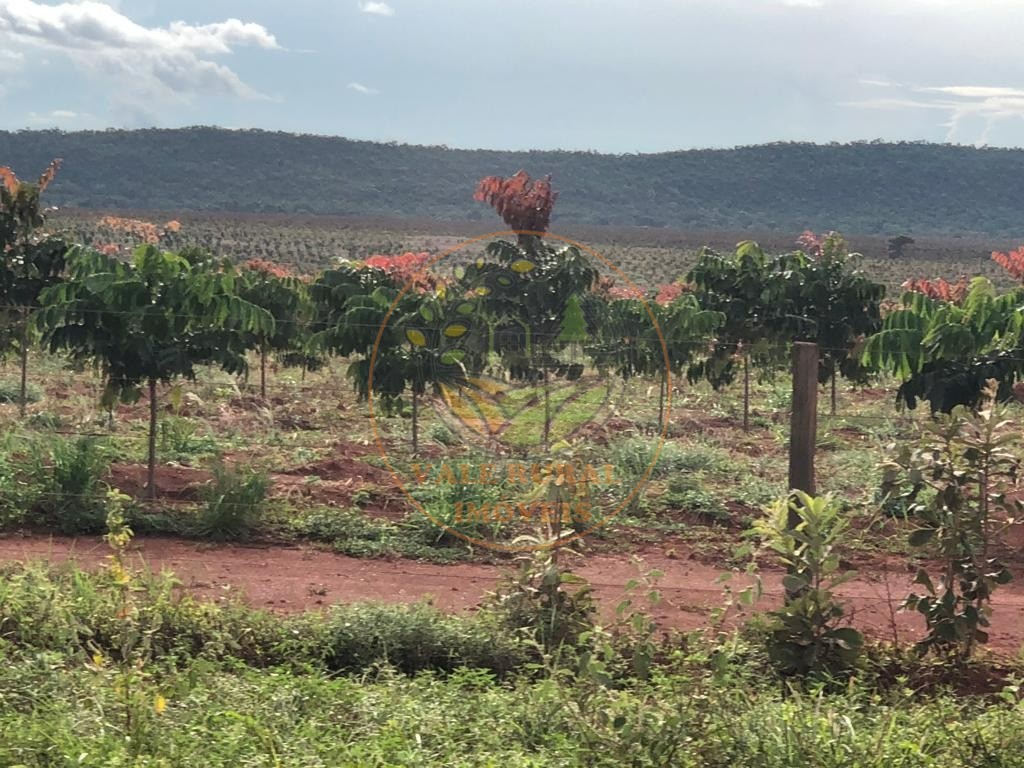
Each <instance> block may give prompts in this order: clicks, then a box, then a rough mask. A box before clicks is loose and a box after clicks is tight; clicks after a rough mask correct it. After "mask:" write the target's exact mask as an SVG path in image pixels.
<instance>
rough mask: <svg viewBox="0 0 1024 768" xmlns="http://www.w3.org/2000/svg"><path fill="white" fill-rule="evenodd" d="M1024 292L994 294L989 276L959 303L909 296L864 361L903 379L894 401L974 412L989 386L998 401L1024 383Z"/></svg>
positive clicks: (885, 323)
mask: <svg viewBox="0 0 1024 768" xmlns="http://www.w3.org/2000/svg"><path fill="white" fill-rule="evenodd" d="M1022 310H1024V288H1016V289H1014V290H1012V291H1009V292H1007V293H1004V294H999V293H997V292H996V290H995V287H994V286H993V285H992V283H991V282H990V281H989V280H988V279H986V278H984V277H976V278H974V279H973V280H972V281H971V285H970V290H969V291H968V292H967V295H966V296H965V297H964V298H963V301H962V302H960V303H952V302H947V301H943V300H941V299H937V298H932V297H930V296H926V295H925V294H923V293H917V292H915V291H907V292H906V293H904V294H903V297H902V299H901V304H900V306H899V308H897V309H896V310H894V311H892V312H890V313H889V314H888V315H887V316H886V317H885V319H884V321H883V322H882V328H881V330H880V331H879V332H878V333H876V334H874V335H873V336H871V337H870V338H868V339H867V342H866V343H865V345H864V351H863V361H864V363H865V364H867V365H872V366H875V367H878V368H881V369H883V370H887V371H889V372H891V373H892V374H894V375H896V376H898V377H900V378H901V379H902V380H903V381H902V384H901V385H900V387H899V389H898V390H897V392H896V399H897V401H899V402H902V403H904V404H905V405H906V406H907V407H909V408H914V407H916V405H917V402H918V400H927V401H928V403H929V405H930V406H931V410H932V412H933V413H935V412H942V413H949V412H951V411H952V410H953V409H954V408H955V407H956V406H958V405H966V406H968V407H970V408H975V407H976V406H977V405H978V404H979V403H980V402H981V399H982V395H983V393H984V391H985V387H986V386H987V382H988V380H989V379H993V380H995V381H996V383H997V387H998V389H997V396H998V398H999V399H1000V400H1005V399H1007V398H1009V397H1010V396H1011V394H1012V389H1013V384H1014V382H1015V381H1017V380H1018V379H1020V378H1021V377H1022V376H1024V362H1022V359H1024V358H1022V353H1024V311H1022Z"/></svg>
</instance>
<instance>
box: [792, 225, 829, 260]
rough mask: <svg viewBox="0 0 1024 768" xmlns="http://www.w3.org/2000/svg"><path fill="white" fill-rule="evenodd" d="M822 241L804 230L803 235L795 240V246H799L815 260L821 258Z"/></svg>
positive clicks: (807, 230)
mask: <svg viewBox="0 0 1024 768" xmlns="http://www.w3.org/2000/svg"><path fill="white" fill-rule="evenodd" d="M823 242H824V241H823V239H822V238H821V237H819V236H818V235H816V234H814V233H813V232H812V231H811V230H809V229H805V230H804V233H803V234H802V235H800V237H798V238H797V239H796V244H797V245H798V246H800V248H801V249H802V250H803V252H804V253H806V254H808V255H810V256H814V257H815V258H821V246H822V244H823Z"/></svg>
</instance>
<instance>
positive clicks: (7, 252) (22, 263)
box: [0, 159, 68, 416]
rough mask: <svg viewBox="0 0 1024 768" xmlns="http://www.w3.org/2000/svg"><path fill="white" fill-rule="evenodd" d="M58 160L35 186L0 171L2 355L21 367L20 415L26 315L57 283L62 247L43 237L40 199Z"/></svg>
mask: <svg viewBox="0 0 1024 768" xmlns="http://www.w3.org/2000/svg"><path fill="white" fill-rule="evenodd" d="M60 164H61V161H60V160H59V159H58V160H54V161H53V162H52V163H50V165H49V167H48V168H47V169H46V171H45V172H44V173H43V174H42V176H40V177H39V180H38V181H37V182H36V183H35V184H30V183H28V182H25V181H19V180H18V177H17V176H15V175H14V172H13V171H11V169H10V168H0V313H2V315H3V320H4V326H5V337H4V338H2V339H0V344H2V348H3V350H4V351H6V350H9V349H15V350H16V351H17V352H18V356H19V359H20V364H21V383H20V394H19V398H18V404H19V409H20V412H21V415H22V416H24V415H25V406H26V404H27V387H28V351H29V342H30V339H29V321H28V317H29V313H30V312H31V311H32V309H33V308H34V307H36V306H37V304H38V301H39V294H40V293H41V292H42V291H43V290H44V289H45V288H46V287H48V286H50V285H53V284H54V283H56V282H58V281H59V280H60V279H61V275H62V273H63V272H64V258H65V254H66V252H67V250H68V246H67V244H66V243H65V242H64V241H63V240H61V239H60V238H57V237H54V236H52V235H49V234H46V233H45V232H44V231H43V227H44V225H45V223H46V217H45V211H44V210H43V208H42V202H41V196H42V193H43V192H44V191H45V190H46V188H47V187H48V186H49V185H50V182H52V181H53V179H54V177H55V176H56V174H57V170H58V169H59V168H60Z"/></svg>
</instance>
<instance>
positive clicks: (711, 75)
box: [0, 0, 1024, 153]
mask: <svg viewBox="0 0 1024 768" xmlns="http://www.w3.org/2000/svg"><path fill="white" fill-rule="evenodd" d="M1022 37H1024V0H387V2H383V1H374V0H289V1H288V2H280V0H276V1H275V2H270V1H269V0H201V1H200V0H173V2H158V1H157V0H106V1H105V2H100V1H99V0H86V1H84V2H54V1H53V0H50V1H49V2H47V1H46V0H0V129H7V130H18V129H23V128H52V127H57V128H61V129H64V130H80V129H97V128H107V127H118V128H140V127H153V126H155V127H179V126H188V125H219V126H224V127H230V128H262V129H267V130H282V131H288V132H293V133H315V134H325V135H336V136H347V137H350V138H356V139H368V140H373V141H394V142H399V143H408V144H430V145H446V146H450V147H464V148H491V149H517V150H519V149H572V150H592V151H598V152H611V153H640V152H659V151H665V150H675V149H690V148H706V147H731V146H740V145H749V144H761V143H766V142H773V141H814V142H820V143H824V142H832V141H837V142H847V141H857V140H874V139H883V140H893V141H895V140H925V141H935V142H952V143H958V144H974V145H989V146H1013V147H1016V146H1024V46H1021V45H1020V44H1019V41H1020V39H1021V38H1022Z"/></svg>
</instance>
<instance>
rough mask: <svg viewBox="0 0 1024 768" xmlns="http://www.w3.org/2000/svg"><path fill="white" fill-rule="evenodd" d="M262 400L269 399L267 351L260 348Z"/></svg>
mask: <svg viewBox="0 0 1024 768" xmlns="http://www.w3.org/2000/svg"><path fill="white" fill-rule="evenodd" d="M260 399H261V400H266V399H267V350H266V348H265V347H260Z"/></svg>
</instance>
